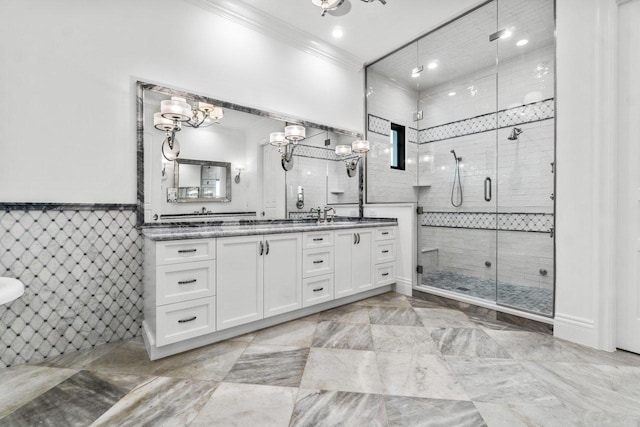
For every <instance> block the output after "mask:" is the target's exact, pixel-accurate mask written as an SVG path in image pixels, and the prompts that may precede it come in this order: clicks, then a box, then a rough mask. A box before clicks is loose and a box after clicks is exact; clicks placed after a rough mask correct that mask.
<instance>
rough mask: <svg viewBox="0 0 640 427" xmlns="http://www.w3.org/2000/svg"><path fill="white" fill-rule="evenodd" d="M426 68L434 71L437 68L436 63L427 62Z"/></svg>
mask: <svg viewBox="0 0 640 427" xmlns="http://www.w3.org/2000/svg"><path fill="white" fill-rule="evenodd" d="M427 68H428V69H430V70H435V69H436V68H438V63H437V62H435V61H433V62H429V65H427Z"/></svg>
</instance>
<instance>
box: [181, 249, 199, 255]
mask: <svg viewBox="0 0 640 427" xmlns="http://www.w3.org/2000/svg"><path fill="white" fill-rule="evenodd" d="M195 251H197V249H178V253H179V254H188V253H190V252H195Z"/></svg>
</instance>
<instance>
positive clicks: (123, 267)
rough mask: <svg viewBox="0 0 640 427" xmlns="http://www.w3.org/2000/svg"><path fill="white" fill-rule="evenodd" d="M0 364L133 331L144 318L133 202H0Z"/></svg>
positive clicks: (82, 346) (110, 339) (124, 336)
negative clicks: (6, 284) (6, 288)
mask: <svg viewBox="0 0 640 427" xmlns="http://www.w3.org/2000/svg"><path fill="white" fill-rule="evenodd" d="M0 210H1V214H0V215H1V219H0V224H1V227H0V250H1V252H0V273H1V275H2V276H3V277H15V278H17V279H19V280H20V281H22V282H23V283H24V285H25V288H26V289H25V294H24V295H23V296H22V297H21V298H18V299H17V300H15V301H13V302H12V303H10V304H5V305H1V306H0V334H1V337H0V367H6V366H11V365H15V364H21V363H26V362H35V361H38V360H41V359H44V358H48V357H51V356H56V355H59V354H63V353H68V352H72V351H75V350H79V349H85V348H90V347H92V346H95V345H99V344H104V343H108V342H114V341H119V340H123V339H127V338H132V337H135V336H137V335H138V332H139V331H140V326H141V324H142V307H143V301H142V262H143V251H142V245H143V240H142V238H141V236H140V235H139V233H138V230H136V227H135V225H136V212H135V205H64V204H63V205H60V204H56V205H53V204H1V205H0Z"/></svg>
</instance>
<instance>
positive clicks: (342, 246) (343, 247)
mask: <svg viewBox="0 0 640 427" xmlns="http://www.w3.org/2000/svg"><path fill="white" fill-rule="evenodd" d="M355 242H356V235H355V233H354V232H353V231H352V230H347V231H336V232H335V259H334V265H335V283H334V286H335V288H334V289H335V297H336V298H342V297H346V296H348V295H353V294H355V293H356V292H357V290H356V288H355V286H354V282H353V279H352V277H351V265H352V251H353V248H354V246H355Z"/></svg>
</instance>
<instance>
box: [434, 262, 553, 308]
mask: <svg viewBox="0 0 640 427" xmlns="http://www.w3.org/2000/svg"><path fill="white" fill-rule="evenodd" d="M422 283H423V284H424V285H425V286H431V287H434V288H439V289H444V290H447V291H452V292H456V293H458V294H462V295H469V296H472V297H476V298H482V299H486V300H489V301H494V302H495V301H496V299H497V300H498V302H499V303H500V304H503V305H506V306H509V307H515V308H520V309H523V310H527V311H530V312H533V313H539V314H542V315H546V316H549V315H550V314H551V313H553V290H551V289H544V288H536V287H533V286H524V285H517V284H514V283H509V282H504V281H498V285H497V287H496V281H495V280H492V279H485V278H481V277H473V276H467V275H465V274H460V273H454V272H451V271H444V270H435V271H429V272H427V273H426V274H424V275H423V277H422Z"/></svg>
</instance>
